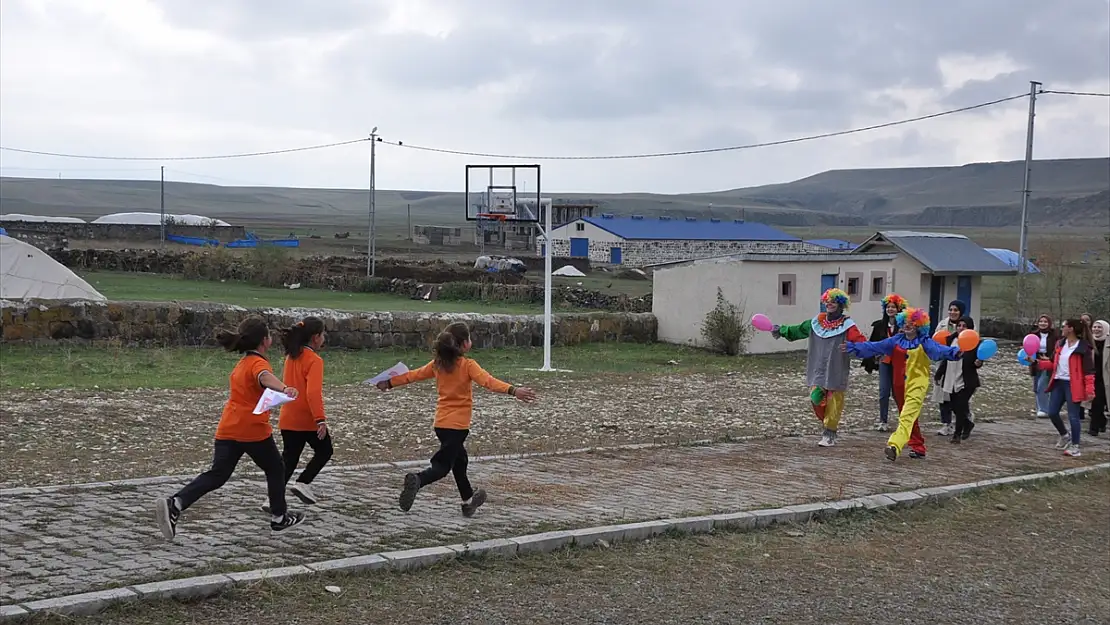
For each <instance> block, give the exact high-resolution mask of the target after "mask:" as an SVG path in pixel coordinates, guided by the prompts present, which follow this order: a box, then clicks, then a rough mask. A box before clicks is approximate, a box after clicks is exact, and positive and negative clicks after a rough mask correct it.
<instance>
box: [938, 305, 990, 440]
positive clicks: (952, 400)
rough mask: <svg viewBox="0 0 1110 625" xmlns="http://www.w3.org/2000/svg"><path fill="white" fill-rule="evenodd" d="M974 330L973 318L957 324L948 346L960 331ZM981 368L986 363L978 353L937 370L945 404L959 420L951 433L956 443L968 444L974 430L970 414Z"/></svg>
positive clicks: (946, 363) (941, 365)
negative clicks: (945, 397)
mask: <svg viewBox="0 0 1110 625" xmlns="http://www.w3.org/2000/svg"><path fill="white" fill-rule="evenodd" d="M974 329H975V322H974V321H972V320H971V317H963V318H962V319H960V321H959V323H957V324H956V333H955V334H951V335H949V336H948V339H947V341H946V343H947V344H948V345H949V346H951V345H952V344H953V343H955V342H956V337H957V336H958V335H959V333H960V332H963V331H964V330H974ZM982 366H983V361H982V360H979V357H978V355H977V354H976V352H967V353H966V354H964V355H963V357H962V358H960V361H959V364H955V363H953V364H952V365H951V366H949V364H948V361H947V360H946V361H943V362H941V363H940V366H939V367H937V374H936V383H937V386H938V387H939V388H941V389H942V390H944V392H945V394H946V395H947V396H948V401H946V402H945V403H944V404H942V405H943V406H945V407H946V408H947V409H948V410H949V411H950V412H951V413H952V414H953V415H955V417H956V429H955V430H954V431H953V432H952V442H953V443H957V444H958V443H960V442H961V441H966V440H967V439H968V437H970V436H971V430H972V429H973V428H974V427H975V423H974V422H973V421H971V420H970V419H969V418H968V416H969V415H970V414H971V396H972V395H974V394H975V389H977V388H979V367H982Z"/></svg>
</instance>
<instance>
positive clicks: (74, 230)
mask: <svg viewBox="0 0 1110 625" xmlns="http://www.w3.org/2000/svg"><path fill="white" fill-rule="evenodd" d="M0 227H3V228H4V229H5V230H7V231H8V234H9V235H10V236H12V237H13V238H22V236H20V235H24V236H32V235H38V236H43V235H51V236H56V237H64V238H67V239H75V240H115V241H161V240H162V228H161V226H159V225H158V224H153V225H150V224H141V225H140V224H71V223H58V222H49V221H45V222H32V221H0ZM166 234H177V235H181V236H183V237H204V238H207V239H219V240H220V241H221V242H224V243H226V242H228V241H234V240H236V239H242V238H243V237H244V236H246V230H245V229H244V228H243V226H182V225H177V224H173V225H167V226H166ZM29 242H30V241H29Z"/></svg>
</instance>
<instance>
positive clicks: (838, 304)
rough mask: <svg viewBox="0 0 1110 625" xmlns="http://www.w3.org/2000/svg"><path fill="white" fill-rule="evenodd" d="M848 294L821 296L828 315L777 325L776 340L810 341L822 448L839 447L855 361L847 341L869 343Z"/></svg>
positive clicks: (812, 394) (809, 375)
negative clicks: (851, 310)
mask: <svg viewBox="0 0 1110 625" xmlns="http://www.w3.org/2000/svg"><path fill="white" fill-rule="evenodd" d="M848 302H849V300H848V294H847V293H845V292H844V291H841V290H840V289H836V288H832V289H829V290H828V291H825V293H824V294H823V295H822V296H821V303H822V304H824V305H825V312H823V313H820V314H818V315H817V316H816V317H814V318H813V319H810V320H808V321H803V322H802V323H799V324H798V325H793V326H775V327H774V328H772V330H771V334H772V336H774V337H775V338H776V339H779V338H782V339H786V340H788V341H798V340H801V339H807V340H808V341H809V343H808V347H807V353H806V385H808V386H809V399H810V402H812V404H813V412H814V414H816V415H817V418H818V419H819V420H820V421H821V424H822V425H823V426H824V428H825V429H824V432H823V434H822V435H821V441H820V442H818V443H817V444H818V445H820V446H821V447H832V446H833V445H835V444H836V431H837V428H838V427H839V426H840V414H841V413H842V412H843V411H844V391H845V390H847V388H848V370H849V367H850V366H851V359H850V358H848V355H847V354H846V353H844V350H843V347H842V346H843V345H844V342H845V341H856V342H862V341H866V340H867V338H866V337H864V336H863V334H861V333H860V331H859V328H857V327H856V323H855V322H854V321H852V320H851V319H850V318H849V317H848V316H847V314H846V313H847V311H848Z"/></svg>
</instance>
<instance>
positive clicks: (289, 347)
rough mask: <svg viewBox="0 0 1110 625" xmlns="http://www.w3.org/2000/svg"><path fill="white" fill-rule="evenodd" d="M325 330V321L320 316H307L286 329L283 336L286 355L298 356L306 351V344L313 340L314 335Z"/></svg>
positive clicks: (282, 340) (282, 341) (282, 342)
mask: <svg viewBox="0 0 1110 625" xmlns="http://www.w3.org/2000/svg"><path fill="white" fill-rule="evenodd" d="M323 332H324V322H323V321H322V320H320V318H318V317H305V318H304V320H302V321H298V322H297V323H295V324H293V325H292V326H291V327H290V328H289V329H288V330H286V331H285V332H284V333H283V334H282V337H281V344H282V347H284V348H285V355H286V356H289V357H290V358H297V357H299V356H300V355H301V353H302V352H303V351H304V348H305V346H306V345H308V344H309V343H311V342H312V337H314V336H316V335H317V334H321V333H323Z"/></svg>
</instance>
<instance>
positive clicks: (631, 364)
mask: <svg viewBox="0 0 1110 625" xmlns="http://www.w3.org/2000/svg"><path fill="white" fill-rule="evenodd" d="M268 355H269V357H270V360H271V362H273V364H274V367H275V369H278V370H280V368H281V366H282V362H283V360H284V359H283V357H282V355H281V352H280V350H277V349H274V350H273V351H271V352H270V354H268ZM472 355H473V356H474V358H475V359H477V360H478V361H479V362H480V363H482V366H483V367H485V368H486V369H487V370H488V371H490V372H491V373H493V374H494V375H498V376H505V377H507V376H510V375H519V372H520V371H521V370H522V369H528V368H538V367H539V366H540V365H542V363H543V350H541V349H526V348H511V349H477V350H474V352H473V354H472ZM323 356H324V358H325V360H326V362H327V382H328V384H350V383H355V382H360V381H362V380H365V379H367V378H369V377H371V376H373V375H375V374H377V373H378V372H379V371H382V370H383V369H385V368H386V367H388V366H390V365H392V364H394V363H396V362H397V361H398V360H401V361H404V362H405V364H407V365H409V366H410V367H414V366H418V365H422V364H424V363H425V362H427V361H428V360H429V359H430V354H429V353H428V352H427V351H425V350H401V349H375V350H363V351H352V350H339V349H337V350H326V349H325V350H324V352H323ZM796 357H797V356H796V355H794V354H789V355H776V356H749V357H739V358H729V357H726V356H719V355H716V354H712V353H709V352H705V351H701V350H696V349H690V348H683V347H675V346H670V345H663V344H656V345H636V344H629V343H591V344H585V345H577V346H573V347H555V348H553V349H552V364H553V365H554V366H555V367H556V368H558V369H569V370H571V371H573V372H574V375H575V376H590V375H596V374H599V373H609V374H638V375H651V374H657V373H664V372H666V373H720V372H726V371H737V372H740V373H743V372H744V371H751V370H755V369H763V368H766V367H776V366H781V364H782V363H783V361H784V359H789V360H793V359H795V358H796ZM236 358H237V356H236V355H235V354H229V353H227V352H224V351H222V350H219V349H216V348H200V347H171V348H156V349H149V348H138V347H86V346H74V347H68V346H40V347H34V346H24V345H10V344H4V345H0V389H13V388H38V389H42V388H79V389H91V388H101V389H128V388H203V387H219V386H223V385H225V384H226V383H227V374H228V372H229V371H230V370H231V368H232V367H233V366H234V364H235V360H236ZM671 361H674V362H676V363H677V364H669V363H670V362H671Z"/></svg>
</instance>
